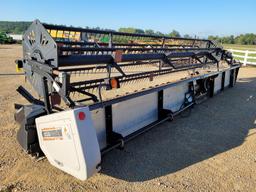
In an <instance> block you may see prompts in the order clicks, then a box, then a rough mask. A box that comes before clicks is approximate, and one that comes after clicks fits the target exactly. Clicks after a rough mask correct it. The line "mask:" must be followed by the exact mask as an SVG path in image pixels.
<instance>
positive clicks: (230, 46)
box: [222, 44, 256, 51]
mask: <svg viewBox="0 0 256 192" xmlns="http://www.w3.org/2000/svg"><path fill="white" fill-rule="evenodd" d="M222 46H223V47H224V48H225V49H238V50H250V51H256V45H238V44H222Z"/></svg>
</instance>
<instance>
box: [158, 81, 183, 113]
mask: <svg viewBox="0 0 256 192" xmlns="http://www.w3.org/2000/svg"><path fill="white" fill-rule="evenodd" d="M187 92H188V83H182V84H179V85H177V86H174V87H170V88H168V89H165V90H164V102H163V108H164V109H169V110H171V111H173V112H175V111H178V110H179V109H180V106H181V105H182V104H183V102H184V99H185V93H187Z"/></svg>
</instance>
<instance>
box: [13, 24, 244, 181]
mask: <svg viewBox="0 0 256 192" xmlns="http://www.w3.org/2000/svg"><path fill="white" fill-rule="evenodd" d="M239 67H240V65H239V64H238V63H235V61H234V59H233V57H232V55H231V53H229V52H227V51H225V50H223V48H222V47H219V46H218V45H216V44H215V43H214V42H212V41H209V40H200V39H186V38H172V37H167V36H155V35H145V34H131V33H121V32H115V31H103V30H93V29H84V28H76V27H66V26H58V25H49V24H42V23H40V22H39V21H38V20H36V21H34V22H33V23H32V24H31V26H30V27H29V28H28V30H27V31H26V32H25V34H24V35H23V59H22V60H18V61H17V68H18V69H21V68H23V70H24V72H25V77H26V79H27V80H28V81H29V82H30V84H31V85H32V87H33V88H34V90H35V92H36V93H37V95H38V96H37V97H34V96H32V94H30V93H29V92H28V91H27V90H26V89H25V88H23V87H22V86H20V87H19V88H18V89H17V91H18V92H19V93H20V94H21V95H22V96H24V97H25V98H26V99H27V100H28V101H29V102H30V103H31V104H29V105H20V104H15V108H16V110H17V111H16V114H15V119H16V121H17V122H19V123H20V124H21V127H20V129H19V131H18V136H17V138H18V141H19V143H20V144H21V146H22V148H23V149H24V150H25V151H26V152H27V153H29V154H31V155H33V156H37V157H40V156H43V155H45V156H46V157H47V159H48V160H49V162H50V163H51V164H52V165H54V166H56V167H57V168H59V169H61V170H63V171H65V172H67V173H69V174H71V175H73V176H75V177H77V178H79V179H81V180H85V179H87V178H88V177H90V176H92V175H93V174H94V173H96V172H98V171H99V170H100V168H101V157H102V155H103V154H104V153H106V152H108V151H110V150H111V149H114V148H120V149H122V148H123V147H124V145H125V143H126V142H127V141H129V140H131V139H133V138H135V137H136V136H138V135H140V134H141V133H143V132H145V131H148V130H149V129H151V128H152V127H154V126H156V125H158V124H160V123H162V122H164V121H166V120H173V119H174V117H175V116H176V115H178V114H180V113H182V112H183V111H185V110H188V109H189V108H190V107H192V106H193V105H195V104H197V103H200V102H202V101H204V100H205V99H207V98H209V97H212V96H214V95H215V94H217V93H218V92H220V91H222V90H224V89H225V88H226V87H233V86H234V84H235V82H236V77H237V74H238V70H239ZM34 95H35V94H34Z"/></svg>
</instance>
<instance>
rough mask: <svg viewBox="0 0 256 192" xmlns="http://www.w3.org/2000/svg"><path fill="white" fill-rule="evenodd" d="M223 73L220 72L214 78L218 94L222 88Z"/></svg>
mask: <svg viewBox="0 0 256 192" xmlns="http://www.w3.org/2000/svg"><path fill="white" fill-rule="evenodd" d="M221 82H222V73H219V75H218V77H216V78H215V79H214V94H217V93H218V92H220V90H221Z"/></svg>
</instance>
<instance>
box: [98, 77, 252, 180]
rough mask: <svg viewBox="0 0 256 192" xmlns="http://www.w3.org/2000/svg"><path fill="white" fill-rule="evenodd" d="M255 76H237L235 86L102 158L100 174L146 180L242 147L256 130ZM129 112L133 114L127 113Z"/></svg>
mask: <svg viewBox="0 0 256 192" xmlns="http://www.w3.org/2000/svg"><path fill="white" fill-rule="evenodd" d="M255 109H256V78H247V79H245V78H243V79H239V82H237V84H236V86H235V87H234V88H232V89H229V88H227V89H225V90H224V92H222V93H220V94H218V95H216V96H215V97H213V98H212V99H209V100H207V101H206V102H204V103H202V104H200V105H197V106H195V107H194V108H193V109H192V113H191V114H190V116H189V117H187V118H182V117H178V118H177V119H175V120H174V121H173V122H166V123H164V124H162V125H160V126H158V127H156V128H154V129H153V130H151V131H149V132H148V133H145V134H144V135H142V136H140V137H137V138H136V139H135V140H133V141H131V142H129V143H127V144H126V146H125V150H123V151H120V150H114V151H112V152H110V153H108V154H107V155H106V156H104V158H103V165H102V167H103V170H102V173H103V174H106V175H110V176H112V177H115V178H119V179H122V180H126V181H132V182H135V181H145V180H150V179H154V178H157V177H160V176H164V175H166V174H170V173H174V172H176V171H178V170H181V169H184V168H186V167H188V166H190V165H193V164H195V163H197V162H200V161H203V160H205V159H208V158H210V157H213V156H215V155H217V154H219V153H223V152H226V151H228V150H230V149H232V148H235V147H237V146H239V145H241V144H242V143H243V142H244V140H245V138H246V137H247V134H248V132H249V129H252V128H255V124H254V122H255V119H256V110H255ZM127 115H129V114H127Z"/></svg>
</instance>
